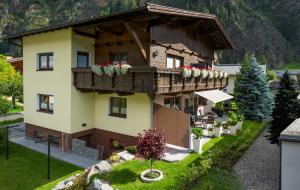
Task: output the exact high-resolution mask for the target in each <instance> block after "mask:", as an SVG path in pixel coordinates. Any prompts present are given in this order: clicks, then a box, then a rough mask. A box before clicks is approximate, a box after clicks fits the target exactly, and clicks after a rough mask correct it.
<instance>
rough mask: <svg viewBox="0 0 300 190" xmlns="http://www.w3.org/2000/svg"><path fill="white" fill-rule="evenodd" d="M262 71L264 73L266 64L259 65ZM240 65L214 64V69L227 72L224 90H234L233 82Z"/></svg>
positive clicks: (229, 91)
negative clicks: (226, 83) (226, 82)
mask: <svg viewBox="0 0 300 190" xmlns="http://www.w3.org/2000/svg"><path fill="white" fill-rule="evenodd" d="M260 66H261V68H262V70H263V71H264V73H266V65H260ZM240 68H241V65H238V64H218V65H214V69H216V70H220V71H224V72H226V73H227V74H228V85H227V86H226V87H225V88H224V90H225V91H226V92H227V93H229V94H233V90H234V82H235V80H236V77H237V75H238V74H239V73H240Z"/></svg>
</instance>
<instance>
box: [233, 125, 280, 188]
mask: <svg viewBox="0 0 300 190" xmlns="http://www.w3.org/2000/svg"><path fill="white" fill-rule="evenodd" d="M267 134H268V133H267V131H266V129H265V131H264V132H263V133H262V134H261V135H260V136H259V137H258V138H257V139H256V141H255V142H254V143H253V144H252V145H251V147H250V148H249V149H248V150H247V151H246V153H245V154H244V155H243V157H242V158H241V159H240V160H239V161H238V162H237V163H236V164H235V165H234V167H233V170H234V171H235V172H236V174H237V175H238V176H239V178H240V181H241V184H242V185H243V187H244V188H243V189H247V190H269V189H270V190H278V189H279V147H278V146H277V145H272V144H270V143H269V142H268V140H267V139H266V137H264V136H265V135H267Z"/></svg>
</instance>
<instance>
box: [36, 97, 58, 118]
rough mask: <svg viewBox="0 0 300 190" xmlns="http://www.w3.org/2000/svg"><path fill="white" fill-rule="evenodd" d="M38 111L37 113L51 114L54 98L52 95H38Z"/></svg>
mask: <svg viewBox="0 0 300 190" xmlns="http://www.w3.org/2000/svg"><path fill="white" fill-rule="evenodd" d="M38 102H39V109H38V111H42V112H46V113H53V106H54V98H53V96H52V95H44V94H39V95H38Z"/></svg>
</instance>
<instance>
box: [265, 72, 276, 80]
mask: <svg viewBox="0 0 300 190" xmlns="http://www.w3.org/2000/svg"><path fill="white" fill-rule="evenodd" d="M266 78H267V81H273V80H276V79H277V76H276V73H275V71H272V70H268V71H267V74H266Z"/></svg>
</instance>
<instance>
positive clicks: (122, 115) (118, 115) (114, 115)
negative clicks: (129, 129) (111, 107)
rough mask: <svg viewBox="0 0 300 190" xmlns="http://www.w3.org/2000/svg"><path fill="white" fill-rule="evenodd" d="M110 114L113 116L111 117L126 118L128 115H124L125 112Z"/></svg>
mask: <svg viewBox="0 0 300 190" xmlns="http://www.w3.org/2000/svg"><path fill="white" fill-rule="evenodd" d="M109 116H111V117H119V118H124V119H126V118H127V115H124V114H115V113H111V114H109Z"/></svg>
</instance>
